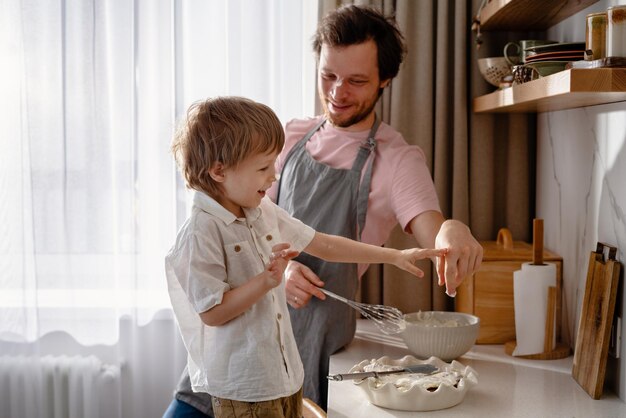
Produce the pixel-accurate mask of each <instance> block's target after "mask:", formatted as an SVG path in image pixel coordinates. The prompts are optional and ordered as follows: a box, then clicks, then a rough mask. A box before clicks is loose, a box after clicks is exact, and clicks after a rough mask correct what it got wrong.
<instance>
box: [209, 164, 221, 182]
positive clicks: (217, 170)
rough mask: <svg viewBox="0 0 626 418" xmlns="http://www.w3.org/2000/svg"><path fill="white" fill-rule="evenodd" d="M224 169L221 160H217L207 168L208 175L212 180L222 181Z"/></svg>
mask: <svg viewBox="0 0 626 418" xmlns="http://www.w3.org/2000/svg"><path fill="white" fill-rule="evenodd" d="M224 169H225V167H224V164H222V163H221V162H219V161H218V162H215V163H213V165H212V166H211V168H209V175H210V176H211V178H212V179H213V181H215V182H217V183H222V182H224V171H225V170H224Z"/></svg>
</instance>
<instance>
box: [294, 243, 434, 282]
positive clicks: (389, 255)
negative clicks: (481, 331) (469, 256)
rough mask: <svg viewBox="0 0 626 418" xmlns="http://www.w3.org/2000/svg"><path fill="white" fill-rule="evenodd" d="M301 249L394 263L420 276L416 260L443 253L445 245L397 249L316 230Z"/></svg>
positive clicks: (330, 257)
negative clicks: (441, 247) (440, 247)
mask: <svg viewBox="0 0 626 418" xmlns="http://www.w3.org/2000/svg"><path fill="white" fill-rule="evenodd" d="M304 252H306V253H309V254H311V255H313V256H315V257H318V258H321V259H323V260H326V261H332V262H343V263H364V264H367V263H375V264H379V263H385V264H393V265H395V266H396V267H399V268H401V269H403V270H406V271H408V272H409V273H411V274H414V275H415V276H418V277H422V276H423V275H424V272H423V271H422V270H420V269H419V268H417V266H415V262H416V261H417V260H421V259H423V258H427V257H436V256H441V255H444V254H445V252H446V249H421V248H411V249H407V250H396V249H393V248H383V247H377V246H375V245H369V244H365V243H362V242H358V241H353V240H351V239H347V238H344V237H339V236H336V235H328V234H323V233H321V232H316V233H315V236H314V237H313V240H312V241H311V242H310V243H309V245H308V246H307V247H306V248H305V249H304Z"/></svg>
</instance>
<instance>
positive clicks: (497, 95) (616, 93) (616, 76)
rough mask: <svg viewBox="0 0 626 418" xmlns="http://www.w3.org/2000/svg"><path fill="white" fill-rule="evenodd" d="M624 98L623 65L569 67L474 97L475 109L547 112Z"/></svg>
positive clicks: (625, 73) (625, 85) (625, 97)
mask: <svg viewBox="0 0 626 418" xmlns="http://www.w3.org/2000/svg"><path fill="white" fill-rule="evenodd" d="M621 101H626V68H594V69H571V70H565V71H560V72H558V73H555V74H552V75H549V76H547V77H542V78H539V79H537V80H533V81H530V82H528V83H524V84H520V85H516V86H513V87H509V88H505V89H502V90H497V91H494V92H493V93H490V94H486V95H484V96H479V97H476V98H474V112H476V113H487V112H511V113H512V112H518V113H519V112H546V111H553V110H563V109H572V108H576V107H583V106H593V105H598V104H606V103H614V102H621Z"/></svg>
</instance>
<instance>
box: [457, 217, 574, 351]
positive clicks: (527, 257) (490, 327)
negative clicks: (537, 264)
mask: <svg viewBox="0 0 626 418" xmlns="http://www.w3.org/2000/svg"><path fill="white" fill-rule="evenodd" d="M481 245H482V246H483V262H482V264H481V267H480V270H479V271H478V272H476V273H475V274H474V275H472V276H470V277H467V278H466V279H465V280H464V281H463V283H462V284H461V286H460V287H458V288H457V296H456V311H457V312H465V313H469V314H472V315H476V316H477V317H479V318H480V331H479V333H478V338H477V339H476V343H477V344H504V343H507V342H509V341H511V340H515V310H514V299H513V272H514V271H516V270H520V269H521V268H522V264H523V263H527V262H531V261H532V260H533V247H532V245H531V244H529V243H526V242H523V241H513V238H512V236H511V232H510V231H509V230H508V229H507V228H502V229H500V231H498V238H497V240H496V241H482V242H481ZM543 259H544V261H546V262H550V263H555V264H556V270H557V280H556V323H555V328H556V340H557V342H558V341H560V340H561V315H562V311H561V306H562V304H561V300H562V296H561V294H562V288H563V258H561V257H560V256H559V255H557V254H555V253H552V252H550V251H547V250H545V249H544V251H543Z"/></svg>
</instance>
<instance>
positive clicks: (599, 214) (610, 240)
mask: <svg viewBox="0 0 626 418" xmlns="http://www.w3.org/2000/svg"><path fill="white" fill-rule="evenodd" d="M537 129H538V132H537V207H536V209H537V217H538V218H542V219H544V224H545V226H544V229H545V232H544V233H545V238H544V243H545V246H546V248H548V249H550V250H553V251H554V252H556V253H558V254H560V255H561V256H562V257H563V281H564V294H563V311H564V312H563V313H564V318H563V321H564V322H563V325H564V327H563V337H564V339H565V340H566V341H568V342H570V344H571V345H572V346H574V343H573V342H574V341H575V338H576V332H577V329H578V318H579V316H580V310H581V304H582V299H583V297H584V292H585V282H586V275H587V267H588V263H589V255H590V252H591V251H593V250H595V248H596V243H597V242H598V241H599V242H603V243H606V244H609V245H612V246H615V247H617V248H618V253H617V259H618V260H619V261H620V262H621V263H622V265H623V264H624V260H626V215H625V211H626V102H621V103H615V104H609V105H601V106H591V107H584V108H578V109H572V110H564V111H558V112H545V113H540V114H538V115H537ZM623 276H624V274H623V272H622V274H621V280H622V281H623ZM618 293H619V294H618V296H617V308H616V314H618V315H620V316H621V317H622V318H623V308H622V306H623V303H624V300H625V294H626V292H625V291H624V286H623V284H621V285H620V287H619V290H618ZM625 324H626V321H623V322H622V330H621V334H622V336H626V325H625ZM624 341H626V339H623V341H622V344H621V350H620V351H621V353H620V359H619V360H615V359H609V363H610V364H612V365H614V366H615V369H616V370H614V371H613V373H612V377H611V379H613V382H612V383H613V384H612V385H610V386H614V389H615V390H616V391H617V392H618V394H619V396H620V398H621V399H622V400H625V399H626V361H624V359H626V344H625V343H624ZM607 373H609V375H611V372H607Z"/></svg>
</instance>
